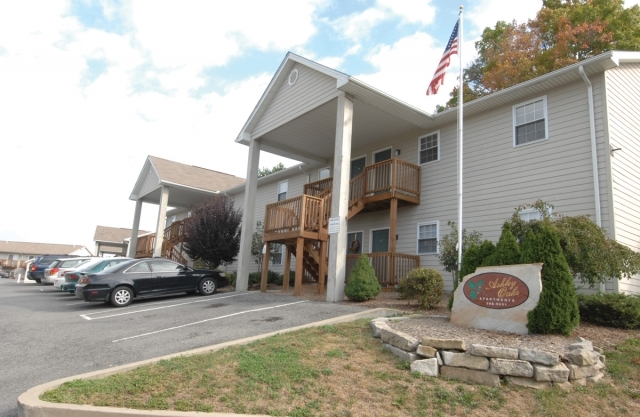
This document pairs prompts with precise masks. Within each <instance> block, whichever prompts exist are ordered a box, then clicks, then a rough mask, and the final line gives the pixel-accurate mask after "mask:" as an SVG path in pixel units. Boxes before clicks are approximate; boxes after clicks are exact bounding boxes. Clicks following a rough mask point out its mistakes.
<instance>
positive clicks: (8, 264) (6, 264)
mask: <svg viewBox="0 0 640 417" xmlns="http://www.w3.org/2000/svg"><path fill="white" fill-rule="evenodd" d="M24 263H25V262H24V261H22V266H21V268H24ZM20 264H21V262H20V261H18V260H9V259H1V260H0V266H2V267H3V268H17V267H18V265H20Z"/></svg>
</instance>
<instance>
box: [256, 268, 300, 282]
mask: <svg viewBox="0 0 640 417" xmlns="http://www.w3.org/2000/svg"><path fill="white" fill-rule="evenodd" d="M292 274H293V277H295V271H292ZM289 275H290V276H291V274H289ZM282 278H283V276H282V274H280V273H278V272H276V271H272V270H270V269H269V270H268V271H267V284H273V285H282ZM261 281H262V272H261V271H258V272H252V273H250V274H249V285H256V284H260V282H261ZM289 283H290V284H291V285H293V279H290V280H289Z"/></svg>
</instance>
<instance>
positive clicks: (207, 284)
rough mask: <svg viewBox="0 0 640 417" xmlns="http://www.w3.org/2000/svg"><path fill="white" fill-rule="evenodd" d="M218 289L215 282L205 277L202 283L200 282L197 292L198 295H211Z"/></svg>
mask: <svg viewBox="0 0 640 417" xmlns="http://www.w3.org/2000/svg"><path fill="white" fill-rule="evenodd" d="M217 289H218V285H217V284H216V280H214V279H213V278H211V277H206V278H204V279H203V280H202V281H200V285H198V290H199V291H200V295H211V294H213V293H214V292H216V290H217Z"/></svg>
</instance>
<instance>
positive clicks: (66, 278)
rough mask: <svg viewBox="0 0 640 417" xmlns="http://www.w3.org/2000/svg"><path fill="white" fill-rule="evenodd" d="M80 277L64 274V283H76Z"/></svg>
mask: <svg viewBox="0 0 640 417" xmlns="http://www.w3.org/2000/svg"><path fill="white" fill-rule="evenodd" d="M78 278H80V276H79V275H78V274H64V280H65V281H76V280H77V279H78Z"/></svg>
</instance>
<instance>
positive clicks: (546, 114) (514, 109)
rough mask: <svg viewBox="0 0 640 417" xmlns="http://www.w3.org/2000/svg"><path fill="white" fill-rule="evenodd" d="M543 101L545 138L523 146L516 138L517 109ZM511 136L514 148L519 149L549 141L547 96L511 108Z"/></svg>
mask: <svg viewBox="0 0 640 417" xmlns="http://www.w3.org/2000/svg"><path fill="white" fill-rule="evenodd" d="M540 100H542V110H543V112H544V136H545V137H544V138H542V139H537V140H534V141H532V142H526V143H521V144H517V137H516V126H517V124H516V109H517V108H518V107H523V106H526V105H527V104H532V103H535V102H536V101H540ZM511 118H512V119H511V124H512V126H511V134H512V135H513V147H514V148H519V147H521V146H527V145H531V144H534V143H538V142H542V141H545V140H549V136H550V135H549V113H548V111H547V96H546V95H544V96H541V97H536V98H534V99H531V100H527V101H523V102H521V103H518V104H516V105H514V106H512V107H511Z"/></svg>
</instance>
